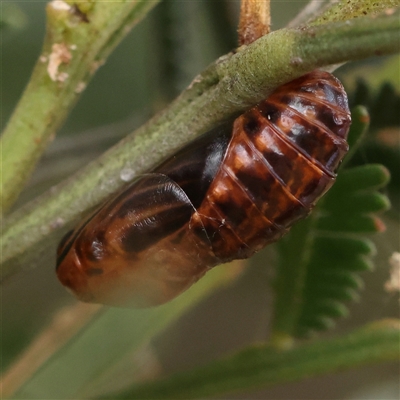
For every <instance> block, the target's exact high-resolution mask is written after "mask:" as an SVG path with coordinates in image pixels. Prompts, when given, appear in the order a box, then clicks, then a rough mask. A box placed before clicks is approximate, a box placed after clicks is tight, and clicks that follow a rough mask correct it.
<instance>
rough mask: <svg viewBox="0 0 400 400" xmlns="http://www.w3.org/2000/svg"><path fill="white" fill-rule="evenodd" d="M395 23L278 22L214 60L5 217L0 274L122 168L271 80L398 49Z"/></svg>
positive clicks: (261, 90)
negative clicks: (160, 105) (120, 135)
mask: <svg viewBox="0 0 400 400" xmlns="http://www.w3.org/2000/svg"><path fill="white" fill-rule="evenodd" d="M399 28H400V20H399V18H398V16H397V15H392V16H382V17H379V18H374V19H370V18H359V19H355V20H353V21H350V22H346V23H342V22H336V23H331V24H326V25H321V26H319V27H312V28H302V29H300V30H296V29H283V30H280V31H276V32H273V33H271V34H269V35H267V36H265V37H263V38H261V39H259V40H258V41H256V42H254V43H253V44H252V45H250V46H248V47H247V48H245V49H243V50H242V51H239V52H238V53H236V54H234V55H230V56H226V57H224V58H222V59H220V60H219V61H217V62H216V63H214V64H212V65H211V66H210V67H209V68H208V69H206V70H205V71H204V72H203V73H202V74H201V75H199V76H198V77H197V78H196V79H195V80H194V81H193V83H192V85H191V86H190V87H189V88H188V89H187V90H186V91H184V92H183V94H182V95H181V96H180V97H179V98H178V99H177V100H175V101H174V102H173V103H172V104H171V105H170V106H169V107H168V108H167V109H166V110H165V111H164V112H162V113H161V114H159V115H157V116H156V117H154V118H153V119H152V120H150V121H149V122H148V123H147V124H146V125H144V126H143V127H142V128H140V129H138V130H137V131H136V132H134V133H133V134H131V135H130V136H128V137H127V138H126V139H124V140H122V141H121V142H120V143H119V144H118V145H117V146H115V147H114V148H112V149H110V150H109V151H108V152H107V153H105V154H104V155H103V156H102V157H100V158H99V159H98V160H96V161H95V162H93V163H91V164H90V165H88V166H87V167H86V168H85V169H83V170H82V171H80V172H79V173H78V174H77V175H76V176H74V177H72V178H71V179H69V180H67V181H65V182H62V183H61V184H59V185H57V186H56V187H54V188H53V189H52V190H51V192H49V193H46V194H44V195H43V196H41V197H39V198H38V199H36V201H33V202H32V203H30V204H29V205H27V206H26V207H23V208H22V209H21V210H19V211H17V212H16V213H14V214H13V215H11V216H10V217H9V218H8V220H7V222H6V223H5V225H4V228H3V236H2V244H3V254H2V256H3V270H2V277H3V278H5V277H7V276H9V275H11V274H12V273H15V272H18V271H20V270H21V269H22V268H23V266H28V265H29V266H30V267H33V266H35V265H36V264H35V262H36V263H40V264H42V263H43V260H42V259H41V258H40V256H41V254H40V253H41V252H45V253H48V250H49V248H51V247H52V246H54V244H55V241H56V240H57V239H58V238H59V236H60V229H61V228H63V227H64V226H65V225H67V223H69V222H70V221H72V220H74V219H76V218H77V217H78V216H79V215H80V214H81V213H82V212H83V211H85V210H87V209H89V208H91V207H93V206H94V205H96V204H98V203H99V202H100V201H102V200H103V199H104V198H106V197H107V196H109V195H110V194H111V193H113V192H115V191H116V190H118V189H119V188H121V187H122V186H123V185H124V184H125V181H124V179H125V178H123V175H126V173H128V174H129V175H130V177H131V178H133V177H135V176H137V175H138V174H141V173H143V172H145V171H148V170H150V169H151V168H152V167H153V166H154V165H156V164H157V163H159V162H160V161H161V160H162V159H164V158H165V157H166V156H167V155H168V154H170V153H171V152H174V151H175V150H176V149H177V148H179V147H181V146H182V145H183V144H186V143H188V142H190V141H191V140H192V139H193V138H194V137H196V136H197V135H199V134H200V133H203V132H204V131H206V130H208V129H210V128H212V127H214V126H215V125H216V124H218V123H219V122H221V121H222V120H223V119H226V118H227V117H228V116H230V115H232V114H234V113H236V112H238V111H240V110H243V109H244V108H247V107H249V106H251V105H252V104H255V103H256V102H258V101H260V100H261V99H263V98H265V97H266V96H268V94H269V93H270V92H271V91H272V90H273V89H274V88H275V87H276V86H279V85H281V84H283V83H285V82H287V81H290V80H292V79H294V78H296V77H298V76H301V75H303V74H304V73H307V72H309V71H311V70H313V69H315V68H318V67H322V66H324V65H329V64H334V63H338V62H343V61H346V60H349V59H361V58H364V57H368V56H371V55H373V54H377V53H379V54H392V53H395V52H397V51H398V49H399V44H400V43H399V36H398V30H399ZM122 173H123V174H122ZM55 231H57V232H58V233H57V232H55ZM50 238H52V239H50ZM38 257H39V258H38Z"/></svg>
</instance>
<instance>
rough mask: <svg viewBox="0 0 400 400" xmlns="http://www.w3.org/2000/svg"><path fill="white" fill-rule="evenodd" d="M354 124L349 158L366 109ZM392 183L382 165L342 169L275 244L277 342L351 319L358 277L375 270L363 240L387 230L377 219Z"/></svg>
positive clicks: (357, 114)
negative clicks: (309, 211)
mask: <svg viewBox="0 0 400 400" xmlns="http://www.w3.org/2000/svg"><path fill="white" fill-rule="evenodd" d="M352 118H353V121H354V122H353V125H352V128H351V131H350V133H349V143H350V146H351V150H350V154H349V156H350V157H351V156H352V155H353V154H354V153H355V148H356V147H357V146H358V145H359V144H360V142H361V138H362V136H364V133H365V131H366V128H367V126H368V122H369V118H368V114H367V111H366V109H365V108H364V107H358V108H356V109H355V110H354V111H353V113H352ZM348 161H349V159H348V158H347V159H346V160H345V163H344V165H346V164H347V163H348ZM388 181H389V172H388V171H387V169H386V168H385V167H384V166H382V165H376V164H368V165H363V166H357V167H351V168H348V169H343V168H342V169H341V171H340V173H339V175H338V178H337V182H336V184H335V185H334V186H333V188H332V189H331V190H330V192H329V193H328V194H327V195H326V196H325V198H324V199H323V200H322V201H320V203H319V204H318V206H317V207H316V209H315V210H314V213H313V214H312V216H311V217H310V218H309V219H307V220H305V221H303V222H301V223H300V224H298V225H296V226H295V227H294V228H293V229H292V231H291V233H290V234H289V235H288V236H287V237H285V238H284V239H283V240H281V241H280V242H279V243H278V244H277V247H278V253H279V262H278V273H277V278H276V282H275V287H276V291H277V299H276V307H275V320H274V334H275V339H278V340H281V341H282V338H287V337H293V336H295V337H302V336H305V335H307V334H309V333H310V331H313V330H324V329H328V328H330V327H332V326H334V320H335V318H338V317H342V316H346V315H347V314H348V310H347V307H346V306H345V304H344V302H346V301H354V300H357V299H358V297H359V294H358V292H359V290H360V289H361V288H362V287H363V283H362V280H361V278H360V276H359V272H362V271H366V270H371V269H372V268H373V264H372V261H371V256H373V255H374V254H375V247H374V244H373V243H372V242H371V241H370V240H369V239H367V238H365V237H364V236H363V234H365V233H375V232H381V231H383V230H384V224H383V222H382V221H381V220H380V219H379V217H378V216H377V215H376V213H378V212H382V211H385V210H387V209H388V208H389V206H390V202H389V200H388V198H387V197H386V196H385V195H382V194H381V193H379V192H378V190H379V189H381V188H382V187H384V186H385V185H386V184H387V183H388Z"/></svg>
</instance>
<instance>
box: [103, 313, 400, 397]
mask: <svg viewBox="0 0 400 400" xmlns="http://www.w3.org/2000/svg"><path fill="white" fill-rule="evenodd" d="M399 333H400V322H399V321H398V320H386V321H381V322H379V323H374V324H371V326H368V327H366V328H363V329H360V330H358V331H355V332H353V333H351V334H349V335H346V336H342V337H339V338H334V339H328V340H324V341H317V342H313V343H308V344H305V345H302V346H299V347H296V348H294V349H292V350H289V351H275V350H273V349H271V348H270V347H268V346H257V347H251V348H248V349H245V350H243V351H241V352H239V353H237V354H235V355H233V356H232V357H229V358H225V359H222V360H218V361H215V362H213V363H210V364H208V365H206V366H205V367H202V368H197V369H194V370H192V371H190V372H187V373H181V374H176V375H173V376H171V377H170V378H166V379H164V380H161V381H158V382H152V383H150V384H145V385H142V386H139V387H134V388H132V389H130V390H128V391H126V392H124V393H122V394H120V395H115V394H114V395H113V397H112V398H114V399H130V400H133V399H196V398H205V397H209V396H216V395H222V394H227V393H233V392H237V391H244V390H252V389H256V388H261V387H262V388H265V387H268V386H270V385H274V384H278V383H285V382H293V381H297V380H301V379H304V378H310V377H314V376H320V375H324V374H327V373H334V372H337V371H343V370H347V369H351V368H354V367H358V366H364V365H370V364H376V363H380V362H385V361H395V360H398V359H399ZM102 398H109V397H107V396H105V397H102Z"/></svg>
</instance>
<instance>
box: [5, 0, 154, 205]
mask: <svg viewBox="0 0 400 400" xmlns="http://www.w3.org/2000/svg"><path fill="white" fill-rule="evenodd" d="M70 3H71V5H70V4H68V3H67V2H63V1H58V2H55V1H52V2H50V3H49V4H48V6H47V33H46V37H45V41H44V45H43V50H42V54H41V56H40V57H39V60H38V62H37V64H36V66H35V69H34V71H33V74H32V77H31V79H30V82H29V84H28V86H27V88H26V89H25V92H24V94H23V96H22V98H21V100H20V102H19V104H18V106H17V108H16V110H15V112H14V113H13V115H12V117H11V119H10V121H9V123H8V125H7V127H6V129H5V130H4V133H3V136H2V138H1V142H0V147H1V155H2V163H1V165H0V169H1V170H0V176H1V177H2V187H1V191H0V202H1V206H2V211H3V212H4V211H5V210H7V209H8V208H9V207H10V205H11V204H12V202H13V201H14V200H15V199H16V197H17V196H18V194H19V193H20V191H21V190H22V188H23V186H24V184H25V182H26V180H27V179H28V178H29V176H30V174H31V172H32V170H33V168H34V166H35V165H36V162H37V161H38V159H39V157H40V156H41V154H42V153H43V151H44V150H45V148H46V146H47V144H48V143H49V141H51V139H52V138H53V137H54V134H55V132H56V131H57V129H58V128H59V127H60V125H61V124H62V123H63V122H64V120H65V118H66V116H67V114H68V112H69V111H70V109H71V108H72V106H73V105H74V104H75V102H76V101H77V100H78V98H79V97H80V94H81V93H82V91H83V90H84V88H85V87H86V85H87V84H88V82H89V80H90V78H91V77H92V76H93V74H94V72H95V71H96V69H97V68H98V67H99V66H100V65H102V64H103V63H104V61H105V59H106V57H107V56H108V55H109V53H110V52H111V51H112V50H113V49H114V48H115V46H116V45H117V44H118V43H119V41H120V40H121V39H122V38H123V37H124V36H125V35H126V34H127V33H128V32H129V30H130V28H132V26H133V25H135V24H136V23H137V22H138V21H139V20H140V19H141V18H142V17H143V16H144V15H145V14H146V13H147V12H148V11H149V10H150V9H151V8H152V7H153V6H154V5H156V4H157V1H143V0H141V1H135V2H132V1H129V0H124V1H119V2H111V3H110V2H99V1H98V2H93V3H85V4H81V3H78V4H81V5H80V6H79V7H80V9H79V10H78V5H77V4H75V2H72V1H71V2H70Z"/></svg>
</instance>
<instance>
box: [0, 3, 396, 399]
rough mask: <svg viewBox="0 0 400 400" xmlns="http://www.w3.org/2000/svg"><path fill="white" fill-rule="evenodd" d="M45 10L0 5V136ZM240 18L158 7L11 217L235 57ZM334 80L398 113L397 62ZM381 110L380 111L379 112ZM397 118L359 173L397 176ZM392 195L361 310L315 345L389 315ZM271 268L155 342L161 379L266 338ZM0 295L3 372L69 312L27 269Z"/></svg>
mask: <svg viewBox="0 0 400 400" xmlns="http://www.w3.org/2000/svg"><path fill="white" fill-rule="evenodd" d="M306 3H307V2H306V1H289V2H282V1H275V2H272V29H273V30H276V29H279V28H280V27H283V26H284V25H285V24H286V23H287V22H289V21H290V20H291V19H292V18H293V17H294V16H295V15H296V14H297V12H298V11H299V10H300V9H301V8H302V7H303V6H304V4H306ZM45 5H46V3H45V2H37V1H27V2H23V3H22V2H15V3H13V2H9V3H6V2H2V3H1V5H0V6H1V7H2V8H1V11H2V17H1V18H2V19H1V21H0V26H1V40H2V46H1V121H0V123H1V128H3V127H4V126H5V124H6V123H7V120H8V118H9V116H10V114H11V112H12V110H13V108H14V107H15V105H16V103H17V101H18V99H19V97H20V96H21V94H22V92H23V89H24V87H25V85H26V83H27V82H28V79H29V76H30V73H31V71H32V68H33V66H34V63H35V62H36V59H37V57H38V55H39V54H40V50H41V45H42V39H43V36H44V32H45ZM238 10H239V1H205V0H198V1H173V0H170V1H164V2H163V3H161V4H159V5H158V6H157V7H156V8H155V9H154V10H153V11H152V12H151V13H150V15H149V16H148V18H146V19H145V20H144V21H142V22H141V23H140V24H139V25H138V26H137V27H136V28H135V29H134V30H133V31H132V32H131V33H130V34H129V36H128V37H127V38H126V39H125V40H124V41H123V42H122V44H121V45H120V46H119V47H118V48H117V49H116V51H115V52H114V53H113V54H112V55H111V57H110V58H109V59H108V60H107V62H106V64H105V65H104V66H103V67H101V68H100V69H99V71H98V72H97V74H96V75H95V77H94V79H93V80H92V82H91V83H90V85H89V86H88V88H87V89H86V90H85V92H84V93H83V95H82V97H81V99H80V100H79V102H78V103H77V105H76V106H75V108H74V110H73V111H72V113H71V115H70V116H69V118H68V120H67V121H66V123H65V125H64V127H63V128H62V130H61V132H60V133H59V135H58V136H57V139H56V140H55V141H54V143H53V144H52V145H51V147H50V148H49V150H48V151H47V153H46V155H45V157H44V158H43V160H42V162H41V163H40V165H39V167H38V169H37V171H36V172H35V174H34V176H33V177H32V179H31V180H30V182H29V185H28V187H27V189H26V190H25V192H24V193H23V194H22V196H21V198H20V200H19V201H18V203H17V205H16V207H17V206H19V205H21V204H22V203H24V202H26V201H29V200H30V199H32V198H34V197H35V196H36V195H37V194H39V193H41V192H43V191H44V190H45V189H46V188H49V187H50V186H51V185H53V184H54V183H56V182H58V181H59V180H61V179H63V178H65V177H67V176H69V175H70V174H71V173H72V172H73V171H75V170H77V169H79V168H80V167H81V166H82V165H84V164H86V163H87V162H88V161H89V160H90V159H93V158H95V157H96V156H97V155H99V154H100V153H101V152H103V151H104V150H105V149H107V148H108V147H109V146H111V145H112V144H113V143H116V142H117V141H118V140H119V139H120V138H121V137H123V135H124V134H126V133H128V132H130V131H132V130H133V129H134V128H135V127H137V126H139V125H140V124H141V123H143V122H145V121H146V120H147V119H148V118H149V117H150V116H151V115H152V114H154V113H155V112H157V111H158V110H160V109H162V108H163V107H164V106H165V105H166V104H168V102H169V101H170V100H172V99H173V98H174V97H176V96H177V95H178V94H179V92H180V91H181V90H182V89H184V88H185V87H186V86H187V85H188V84H189V83H190V82H191V80H192V79H193V78H194V77H195V76H196V74H198V73H199V72H200V71H201V70H203V69H204V68H205V67H206V66H207V65H208V64H209V63H211V62H212V61H213V60H215V59H216V58H218V57H219V56H221V55H223V54H225V53H227V52H229V51H230V50H231V49H232V48H234V47H235V45H236V24H237V20H238ZM337 75H338V76H340V77H341V78H342V80H343V82H344V84H345V86H346V87H347V88H348V91H349V96H350V99H353V100H354V101H356V102H357V103H360V102H365V104H366V105H367V106H370V107H377V105H378V106H379V105H381V108H382V110H383V111H387V110H388V109H390V107H393V109H396V108H395V107H398V105H399V104H398V103H395V102H396V101H398V100H396V99H398V98H399V92H400V67H399V57H398V56H396V57H390V58H385V59H373V60H367V61H363V62H359V63H352V64H349V65H347V66H345V67H343V68H341V69H340V70H338V71H337ZM360 78H362V79H363V83H361V81H360ZM384 81H389V82H390V85H389V88H390V89H389V91H387V90H388V89H386V92H383V94H381V98H377V96H378V93H379V92H380V90H382V89H381V88H380V87H381V84H382V83H383V82H384ZM363 85H364V86H363ZM365 88H367V89H365ZM364 89H365V91H364V92H363V90H364ZM366 93H367V94H366ZM385 99H386V100H387V103H384V102H383V101H384V100H385ZM398 109H399V108H397V110H398ZM378 111H379V110H378ZM375 114H377V112H375ZM396 115H397V118H394V119H392V120H390V121H389V122H388V121H382V117H380V118H377V120H374V119H373V121H372V125H373V127H374V129H373V134H372V135H371V136H370V139H369V140H370V141H369V143H367V145H366V146H365V147H364V148H363V149H362V151H361V152H360V156H359V162H368V161H373V162H384V161H385V160H386V161H387V162H390V165H389V167H390V168H391V170H392V173H393V172H394V175H396V172H397V173H399V171H400V159H399V156H398V155H399V142H398V140H399V132H398V130H399V125H400V124H399V118H400V117H399V113H398V111H397V113H396ZM383 128H385V129H387V128H390V129H391V130H392V133H391V134H390V135H389V136H382V134H381V133H382V130H383ZM396 129H397V131H396ZM388 137H389V139H388ZM390 138H391V139H390ZM393 138H394V139H393ZM396 146H397V147H396ZM382 148H383V150H382ZM387 148H389V150H387ZM385 149H386V150H385ZM380 150H382V154H381V153H379V151H380ZM387 151H389V152H390V154H391V155H390V157H389V156H388V152H387ZM380 154H381V155H380ZM389 159H390V160H389ZM388 160H389V161H388ZM397 166H398V167H399V168H398V170H397V171H396V169H397ZM390 190H391V192H390V193H389V194H390V196H391V198H392V200H393V203H394V210H395V211H391V212H389V213H388V215H387V216H386V217H385V218H384V220H385V223H386V224H387V227H388V229H387V231H386V232H385V233H384V234H382V235H379V236H378V237H376V238H374V240H375V243H376V245H377V248H378V255H377V257H376V259H375V264H376V271H375V272H373V273H366V274H364V278H365V290H364V292H363V293H362V296H361V299H360V302H359V303H357V304H353V305H351V307H350V308H351V315H350V317H349V318H348V319H347V320H340V321H339V323H338V327H337V328H336V330H333V331H330V332H328V333H326V334H325V335H328V336H330V335H335V334H337V333H339V332H345V331H349V330H350V329H351V328H353V327H357V326H361V325H362V324H363V323H365V322H367V321H372V320H375V319H379V318H385V317H398V316H399V303H398V297H397V296H394V295H389V294H387V293H385V291H384V289H383V285H384V282H385V281H386V280H387V279H388V258H389V256H390V255H391V254H392V252H393V251H396V250H397V251H399V241H400V233H399V215H398V211H399V210H400V206H399V182H398V177H396V176H394V180H393V183H392V186H391V187H390ZM396 210H397V211H396ZM274 258H275V253H274V248H273V246H271V247H270V248H268V249H266V250H265V251H263V252H261V253H260V254H258V255H257V256H256V257H254V259H252V260H251V262H250V264H251V265H250V266H249V268H248V269H247V271H246V273H245V274H244V275H243V276H242V277H241V279H240V280H238V281H237V282H236V283H235V284H233V285H232V286H231V287H229V288H227V289H226V290H223V291H221V292H219V293H215V294H214V295H212V296H211V297H210V298H209V299H207V300H206V301H205V302H203V303H202V304H201V305H200V306H198V307H196V309H194V310H192V311H191V312H190V313H188V315H186V316H184V317H183V318H181V319H180V321H179V323H177V324H174V325H173V326H171V327H170V328H169V329H168V330H167V331H166V332H164V334H163V335H161V336H160V337H158V338H157V339H156V340H155V341H154V343H153V346H154V348H155V349H156V353H157V354H158V358H159V360H160V362H161V365H162V367H163V368H164V369H165V370H166V371H168V372H171V371H175V370H184V369H188V368H191V367H192V366H194V365H199V364H203V363H206V362H207V361H209V360H212V359H215V358H217V357H219V356H221V355H223V354H225V353H227V352H229V351H233V350H234V349H238V348H240V347H242V346H244V345H246V344H249V343H254V342H255V341H261V340H265V339H266V338H267V336H268V326H269V319H270V310H271V301H272V294H271V290H270V288H269V282H270V279H271V276H272V275H273V271H272V268H268V265H269V264H270V265H273V263H274ZM1 296H2V313H1V314H2V315H1V321H2V369H5V368H6V367H7V366H8V365H9V364H10V362H11V360H13V359H14V357H15V356H16V355H17V354H18V353H19V352H20V351H21V349H22V348H23V347H24V346H26V345H27V344H28V343H29V341H30V340H31V339H32V338H33V337H34V336H35V335H36V334H37V333H38V332H40V330H41V329H42V328H43V327H44V326H45V325H46V323H48V322H49V321H50V320H51V317H52V315H53V314H54V312H55V311H56V310H58V309H59V308H60V307H61V306H62V305H66V304H72V303H73V301H74V300H73V299H72V298H71V297H70V296H69V295H68V293H66V292H65V291H64V289H63V288H62V287H61V285H60V284H59V283H58V282H57V280H56V277H55V274H54V266H53V265H48V266H45V267H44V268H40V269H39V270H31V271H29V267H28V266H27V271H26V273H24V274H21V275H19V276H16V277H13V278H12V279H10V280H8V281H7V282H6V283H5V285H4V286H3V288H2V293H1ZM110 334H112V333H111V332H110ZM399 372H400V371H399V366H398V365H397V364H395V365H393V364H392V365H384V366H378V367H368V368H361V369H358V370H356V371H351V372H345V373H341V374H337V375H334V376H326V377H323V378H318V379H312V380H307V381H304V382H300V383H292V384H288V385H285V386H279V387H276V388H273V389H268V390H263V391H259V392H252V393H246V394H243V395H240V396H239V395H238V396H230V397H229V398H246V399H250V398H254V399H257V398H260V399H261V398H262V399H361V398H362V399H369V398H370V399H379V398H380V399H396V398H398V393H399V389H400V388H399V378H398V377H399Z"/></svg>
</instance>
